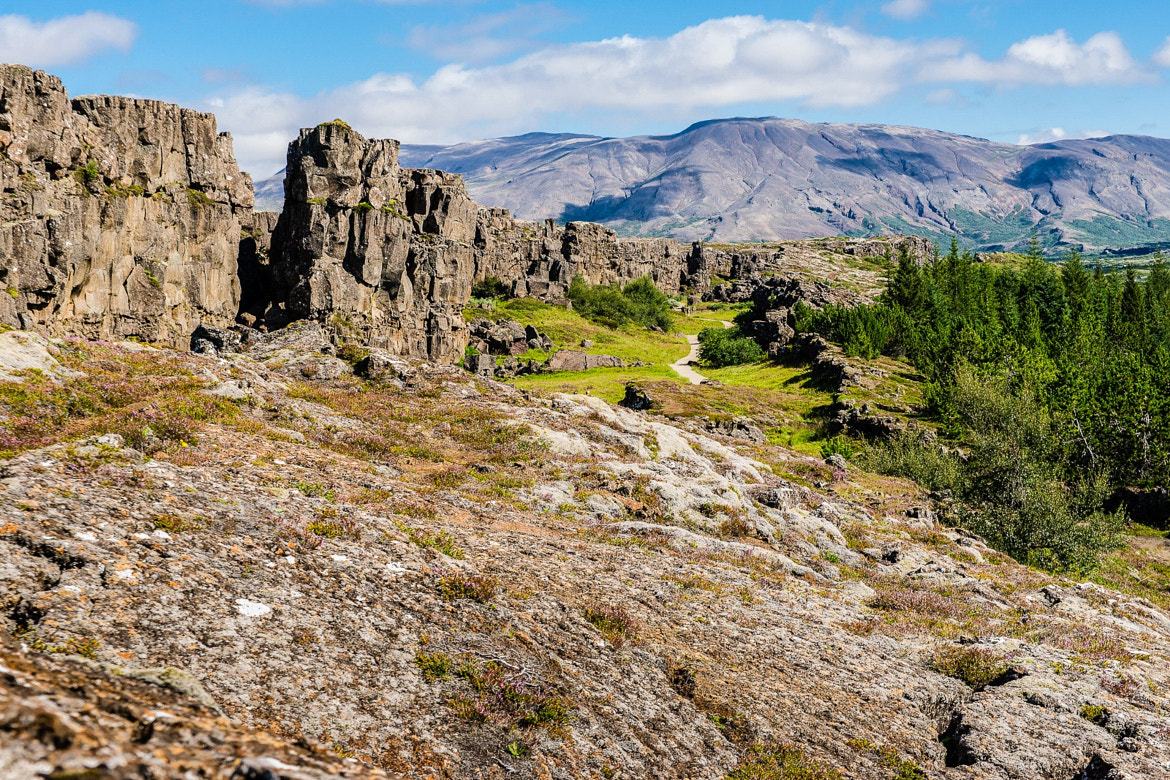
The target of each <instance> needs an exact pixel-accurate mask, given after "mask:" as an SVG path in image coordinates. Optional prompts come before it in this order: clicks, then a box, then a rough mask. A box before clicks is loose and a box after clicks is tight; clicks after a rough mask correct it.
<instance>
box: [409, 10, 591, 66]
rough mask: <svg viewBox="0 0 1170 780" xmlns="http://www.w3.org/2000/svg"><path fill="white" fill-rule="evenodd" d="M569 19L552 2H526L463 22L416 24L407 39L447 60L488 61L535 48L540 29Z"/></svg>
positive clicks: (416, 47)
mask: <svg viewBox="0 0 1170 780" xmlns="http://www.w3.org/2000/svg"><path fill="white" fill-rule="evenodd" d="M568 21H569V18H568V15H567V14H565V12H564V11H562V10H560V9H559V8H557V7H556V6H554V5H552V4H551V3H526V4H521V5H518V6H516V7H515V8H512V9H510V10H507V11H500V12H499V13H493V14H483V15H481V16H477V17H475V18H474V19H471V20H470V21H468V22H465V23H463V24H457V25H432V26H418V27H415V28H413V29H412V30H411V31H410V36H409V38H408V39H407V43H408V44H409V45H410V46H411V47H413V48H415V49H419V50H420V51H425V52H426V53H427V54H430V55H432V56H434V57H437V58H438V59H441V60H446V61H448V62H462V63H474V62H488V61H491V60H495V59H498V58H500V57H502V56H505V55H509V54H515V53H516V52H519V51H525V50H531V49H534V48H536V47H537V46H538V45H539V44H538V40H539V37H540V36H541V35H542V34H543V33H546V32H548V31H550V30H555V29H559V28H561V27H564V26H565V25H566V24H567V23H568Z"/></svg>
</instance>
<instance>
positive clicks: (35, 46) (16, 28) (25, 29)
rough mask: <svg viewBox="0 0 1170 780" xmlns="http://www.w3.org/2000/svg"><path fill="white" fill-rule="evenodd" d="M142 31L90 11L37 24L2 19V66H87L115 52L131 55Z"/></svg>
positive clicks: (17, 18) (22, 19)
mask: <svg viewBox="0 0 1170 780" xmlns="http://www.w3.org/2000/svg"><path fill="white" fill-rule="evenodd" d="M137 35H138V27H137V26H136V25H135V24H134V23H133V22H131V21H127V20H126V19H120V18H118V17H117V16H111V15H109V14H103V13H100V12H98V11H89V12H87V13H84V14H80V15H77V16H61V17H58V18H56V19H50V20H48V21H46V22H34V21H33V20H32V19H30V18H28V17H27V16H16V15H15V14H9V15H7V16H0V62H11V63H20V64H22V65H31V66H33V67H36V68H53V67H59V66H62V65H72V64H74V63H77V62H83V61H85V60H87V59H89V58H90V57H92V56H94V55H95V54H101V53H104V52H107V51H110V50H111V49H113V50H117V51H123V52H124V51H129V50H130V47H131V46H133V45H134V39H135V38H136V37H137Z"/></svg>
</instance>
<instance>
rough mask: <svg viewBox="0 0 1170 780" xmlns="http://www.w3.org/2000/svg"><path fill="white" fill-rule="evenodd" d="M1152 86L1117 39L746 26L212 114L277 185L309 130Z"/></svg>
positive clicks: (233, 96)
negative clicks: (991, 89) (976, 85)
mask: <svg viewBox="0 0 1170 780" xmlns="http://www.w3.org/2000/svg"><path fill="white" fill-rule="evenodd" d="M1148 77H1149V74H1148V72H1147V71H1146V70H1145V69H1144V68H1142V67H1141V66H1139V65H1137V64H1136V63H1134V61H1133V59H1132V58H1131V57H1130V56H1129V53H1128V52H1127V51H1126V50H1125V47H1124V45H1123V44H1122V43H1121V41H1120V39H1119V38H1118V37H1117V36H1116V35H1115V34H1113V33H1101V34H1099V35H1096V36H1093V37H1092V38H1090V39H1089V40H1088V41H1086V42H1085V43H1084V44H1077V43H1076V42H1075V41H1073V40H1071V39H1070V38H1069V37H1068V35H1067V34H1065V33H1064V32H1062V31H1061V32H1057V33H1054V34H1053V35H1049V36H1039V37H1036V38H1029V39H1028V40H1025V41H1022V42H1020V43H1017V44H1015V45H1013V46H1012V47H1011V48H1009V49H1008V51H1007V53H1006V54H1005V56H1004V57H1003V58H1002V59H1000V60H994V61H989V60H986V59H984V58H982V57H981V56H979V55H977V54H974V53H972V52H969V51H967V49H966V47H965V44H963V43H962V42H960V41H957V40H950V39H931V40H926V41H910V40H897V39H893V38H888V37H881V36H874V35H869V34H867V33H863V32H860V31H857V30H855V29H853V28H850V27H840V26H834V25H829V24H819V23H810V22H798V21H786V20H767V19H764V18H763V17H759V16H734V17H727V18H722V19H712V20H709V21H706V22H703V23H702V24H699V25H696V26H693V27H688V28H685V29H683V30H681V31H679V32H678V33H676V34H674V35H672V36H670V37H667V38H635V37H632V36H623V37H620V38H610V39H606V40H600V41H589V42H582V43H573V44H567V45H555V46H546V47H544V48H540V49H538V50H536V51H533V52H531V53H529V54H526V55H524V56H521V57H518V58H515V59H512V60H510V61H507V62H503V63H500V64H493V65H484V66H469V65H466V64H450V65H446V66H443V67H441V68H439V69H438V70H437V71H435V72H434V73H432V74H431V75H430V76H429V77H427V78H425V79H416V78H414V77H412V76H410V75H406V74H394V73H379V74H375V75H373V76H370V77H369V78H367V79H365V80H363V81H359V82H356V83H352V84H348V85H344V86H341V87H338V88H336V89H333V90H330V91H326V92H323V93H321V94H319V95H316V96H314V97H307V98H302V97H298V96H295V95H291V94H285V93H279V92H272V91H265V90H263V89H260V88H241V89H237V90H235V91H230V88H225V90H228V91H225V92H223V93H221V94H219V95H218V96H216V97H215V98H214V99H212V100H210V101H209V102H208V104H207V108H209V109H210V110H213V111H215V112H216V113H217V115H218V116H219V118H220V126H221V127H223V128H225V129H228V130H231V131H232V132H233V134H234V135H235V137H236V145H237V154H238V156H239V158H240V161H241V163H242V164H243V165H244V166H245V168H246V169H248V170H251V171H253V172H256V173H258V174H259V175H267V174H268V173H269V172H270V171H275V170H277V169H278V168H280V167H281V165H282V164H283V156H284V150H285V146H286V144H287V142H288V140H289V139H291V138H292V137H293V136H294V135H295V134H296V133H297V131H298V129H299V128H301V127H307V126H312V125H315V124H317V123H318V122H321V121H325V120H329V119H333V118H334V117H343V118H344V119H346V120H347V121H348V122H350V123H351V124H352V125H353V126H354V127H355V128H357V129H358V130H360V131H361V132H362V133H364V134H366V135H368V136H371V137H379V138H386V137H389V138H398V139H400V140H402V141H404V142H408V143H447V142H453V141H458V140H466V139H468V138H476V137H479V138H484V137H491V136H493V135H502V134H507V133H511V132H524V131H528V130H532V129H534V128H539V127H540V126H541V125H542V124H547V120H548V118H549V117H553V116H556V117H559V118H560V119H561V121H562V123H565V122H569V123H571V122H572V121H573V119H574V117H575V116H579V115H585V114H589V113H591V112H595V111H606V112H609V113H610V114H611V115H623V116H627V117H638V116H642V117H646V116H653V117H655V118H656V119H658V120H661V118H662V117H663V116H666V115H669V116H671V117H678V118H680V119H682V120H684V121H689V120H693V119H698V118H704V117H706V116H710V115H711V114H712V113H714V112H717V111H718V110H719V109H720V108H721V107H724V106H735V105H741V104H753V105H759V104H761V103H769V104H776V103H780V102H787V101H793V102H796V103H799V104H801V105H804V106H808V107H814V108H815V107H824V106H839V107H854V106H864V105H872V104H875V103H879V102H881V101H883V100H886V99H888V98H890V97H891V96H893V95H895V94H897V93H898V92H899V91H901V90H902V89H903V88H904V87H905V86H907V85H910V84H913V83H922V84H934V85H937V86H938V87H939V88H938V89H936V90H935V91H934V92H932V93H931V94H930V96H928V100H934V101H946V100H954V99H955V97H956V96H955V93H954V92H953V91H949V90H948V85H949V84H953V83H955V82H960V83H961V82H972V81H974V82H984V83H988V84H991V85H997V86H1018V85H1020V84H1054V83H1055V84H1083V83H1093V84H1099V83H1119V84H1124V83H1130V82H1133V81H1140V80H1143V79H1145V78H1148Z"/></svg>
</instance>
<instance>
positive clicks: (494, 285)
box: [471, 276, 512, 300]
mask: <svg viewBox="0 0 1170 780" xmlns="http://www.w3.org/2000/svg"><path fill="white" fill-rule="evenodd" d="M471 297H472V298H476V299H481V300H497V299H507V298H511V297H512V291H511V290H510V289H509V288H508V285H506V284H504V283H503V282H502V281H500V277H498V276H485V277H484V278H483V281H481V282H476V283H475V285H474V286H473V287H472V288H471Z"/></svg>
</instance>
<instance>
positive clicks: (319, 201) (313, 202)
mask: <svg viewBox="0 0 1170 780" xmlns="http://www.w3.org/2000/svg"><path fill="white" fill-rule="evenodd" d="M328 202H329V201H328V200H326V199H325V198H309V199H308V200H306V201H305V203H308V204H309V205H310V206H324V205H325V204H326V203H328Z"/></svg>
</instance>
